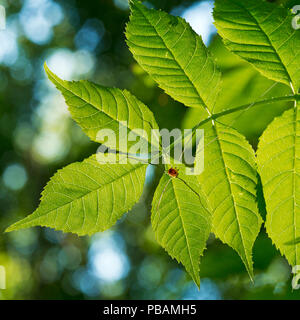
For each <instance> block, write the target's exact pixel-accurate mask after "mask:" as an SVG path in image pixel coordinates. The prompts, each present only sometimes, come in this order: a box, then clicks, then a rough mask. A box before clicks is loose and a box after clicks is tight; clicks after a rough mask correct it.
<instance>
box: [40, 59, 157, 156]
mask: <svg viewBox="0 0 300 320" xmlns="http://www.w3.org/2000/svg"><path fill="white" fill-rule="evenodd" d="M45 70H46V73H47V75H48V77H49V79H50V80H51V81H52V82H53V83H54V84H55V86H56V87H57V89H58V90H60V91H61V93H62V94H63V96H64V98H65V100H66V103H67V105H68V107H69V110H70V113H71V116H72V118H73V119H74V120H75V121H76V122H77V123H78V124H79V125H80V127H81V128H82V129H83V131H84V132H85V133H86V134H87V135H88V136H89V137H90V138H91V139H92V140H93V141H96V142H99V143H104V144H105V145H106V146H107V147H110V148H112V149H115V148H116V149H117V150H120V151H122V152H127V151H128V149H129V148H130V146H132V145H133V144H134V143H136V142H135V141H131V142H130V141H128V142H127V145H126V144H125V143H124V141H123V140H122V138H123V137H124V136H125V134H126V132H127V134H129V132H130V131H131V132H133V133H134V136H136V137H137V136H139V137H140V138H141V140H143V141H142V142H143V143H145V144H146V145H147V146H148V147H149V145H150V137H151V129H158V125H157V123H156V121H155V118H154V116H153V113H152V112H151V111H150V110H149V109H148V108H147V107H146V106H145V105H144V104H143V103H142V102H141V101H139V100H138V99H137V98H136V97H134V96H133V95H132V94H131V93H130V92H128V91H127V90H120V89H116V88H106V87H102V86H99V85H97V84H95V83H93V82H90V81H85V80H81V81H65V80H61V79H60V78H58V77H57V76H56V75H55V74H54V73H52V72H51V71H50V69H49V68H48V67H47V65H46V64H45ZM120 128H121V131H120V130H119V129H120ZM101 129H109V130H112V131H114V132H115V135H116V145H115V143H111V142H110V141H109V140H105V139H104V138H103V137H101V136H100V135H99V130H101ZM140 129H142V130H145V134H144V135H141V132H140V131H139V130H140ZM124 132H125V133H124ZM119 136H120V137H121V139H120V141H121V143H120V144H119ZM157 148H159V146H157Z"/></svg>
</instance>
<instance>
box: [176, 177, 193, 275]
mask: <svg viewBox="0 0 300 320" xmlns="http://www.w3.org/2000/svg"><path fill="white" fill-rule="evenodd" d="M174 179H176V178H171V181H172V186H173V190H174V195H175V200H176V203H177V207H178V212H179V217H180V221H181V224H182V228H183V232H184V236H185V241H186V244H187V248H188V252H189V259H190V262H191V265H192V269H193V273H194V276H195V277H196V278H197V274H198V272H195V271H196V270H195V267H194V263H193V260H192V255H191V249H190V245H189V242H188V237H187V233H186V230H185V226H184V222H183V218H182V216H181V207H180V205H179V202H178V200H177V196H176V191H175V190H176V188H175V185H174ZM179 181H180V180H179Z"/></svg>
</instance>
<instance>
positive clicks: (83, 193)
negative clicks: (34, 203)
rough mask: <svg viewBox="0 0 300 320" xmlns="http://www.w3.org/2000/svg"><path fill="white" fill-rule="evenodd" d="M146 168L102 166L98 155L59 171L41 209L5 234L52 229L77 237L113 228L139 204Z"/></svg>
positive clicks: (47, 188)
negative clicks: (14, 231) (36, 229)
mask: <svg viewBox="0 0 300 320" xmlns="http://www.w3.org/2000/svg"><path fill="white" fill-rule="evenodd" d="M146 167H147V166H146V165H144V164H136V165H132V164H99V163H98V161H97V159H96V155H93V156H91V157H90V158H88V159H86V160H84V161H83V162H77V163H72V164H70V165H68V166H67V167H65V168H63V169H61V170H59V171H58V172H57V173H56V174H55V175H54V176H53V177H52V178H51V180H50V181H49V182H48V184H47V185H46V187H45V189H44V190H43V192H42V197H41V203H40V206H39V207H38V209H37V210H36V211H35V212H34V213H32V214H31V215H29V216H28V217H26V218H25V219H23V220H21V221H19V222H17V223H15V224H13V225H12V226H10V227H9V228H8V229H7V230H6V231H7V232H9V231H13V230H19V229H24V228H29V227H33V226H44V227H51V228H54V229H56V230H62V231H64V232H72V233H76V234H78V235H86V234H89V235H91V234H93V233H96V232H99V231H104V230H106V229H108V228H110V227H111V226H112V225H114V224H115V222H116V221H117V220H118V219H119V218H121V216H122V215H123V214H124V213H125V212H127V211H129V210H130V209H131V208H132V206H133V205H134V204H135V203H136V202H137V201H138V200H139V198H140V196H141V194H142V190H143V185H144V180H145V173H146Z"/></svg>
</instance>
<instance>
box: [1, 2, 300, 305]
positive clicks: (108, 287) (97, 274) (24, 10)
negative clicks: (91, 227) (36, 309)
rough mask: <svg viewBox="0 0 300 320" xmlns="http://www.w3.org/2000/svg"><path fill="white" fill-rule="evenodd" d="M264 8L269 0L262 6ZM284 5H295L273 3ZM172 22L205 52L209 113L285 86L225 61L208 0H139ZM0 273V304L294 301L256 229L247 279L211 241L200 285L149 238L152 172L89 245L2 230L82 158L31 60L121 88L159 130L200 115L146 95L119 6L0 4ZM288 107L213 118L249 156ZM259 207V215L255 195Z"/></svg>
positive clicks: (84, 142) (80, 137)
mask: <svg viewBox="0 0 300 320" xmlns="http://www.w3.org/2000/svg"><path fill="white" fill-rule="evenodd" d="M273 2H274V1H273ZM280 2H281V3H282V4H283V5H286V6H288V7H289V8H291V7H292V6H293V5H294V4H295V2H296V1H280ZM144 3H145V4H146V5H148V6H149V7H154V8H157V9H159V8H160V9H163V10H165V11H167V12H170V13H172V14H174V15H180V16H182V17H184V18H185V19H187V21H189V22H190V24H191V25H192V27H193V28H194V30H195V31H196V32H197V33H199V34H201V35H202V37H203V40H204V41H205V43H206V44H207V45H209V46H210V48H211V51H212V54H213V55H214V57H215V58H216V60H217V62H218V64H219V66H220V68H221V70H222V72H223V76H224V79H223V89H222V91H221V94H220V97H219V100H218V102H217V104H216V109H215V111H221V110H223V109H226V108H230V107H234V106H238V105H241V104H245V103H248V102H252V101H257V100H261V99H264V98H267V97H270V96H280V95H283V94H288V93H289V89H288V88H287V87H285V86H283V85H280V84H276V83H274V82H273V81H270V80H267V79H265V78H264V77H262V76H260V74H259V73H258V72H256V71H255V70H254V69H253V68H252V67H251V66H250V65H249V64H248V63H246V62H243V61H241V60H240V59H238V58H237V57H235V56H233V55H232V54H230V53H229V52H228V51H227V50H226V49H225V48H224V47H223V45H222V43H221V41H220V39H219V38H218V36H217V35H216V30H215V28H214V26H213V24H212V22H213V19H212V14H211V12H212V8H213V1H194V0H172V1H170V0H148V1H145V2H144ZM0 4H1V5H3V6H4V7H5V8H6V13H7V25H6V30H3V31H0V207H1V211H0V265H3V266H5V268H6V272H7V289H6V290H0V299H298V298H300V290H299V291H297V290H295V291H292V288H291V278H292V274H291V269H290V267H289V266H288V264H287V263H286V261H285V260H284V259H283V258H282V257H281V256H280V254H279V253H278V251H276V250H275V248H274V246H272V243H271V240H269V239H268V238H267V236H266V234H265V230H264V229H262V232H261V234H260V235H259V237H258V239H257V241H256V243H255V246H254V253H253V255H254V268H255V281H254V283H251V282H250V280H249V277H248V275H247V274H246V272H245V268H244V267H243V265H242V262H241V260H240V259H239V257H238V256H237V254H236V253H235V252H234V251H233V250H232V249H230V248H229V247H227V246H225V245H223V244H222V243H220V241H218V240H216V239H215V238H214V237H213V236H212V237H211V238H210V239H209V241H208V246H207V250H206V251H205V255H204V257H203V258H202V260H201V266H200V267H201V289H200V290H198V289H197V288H196V286H195V285H194V284H193V282H192V281H191V279H190V278H189V277H188V276H187V275H186V273H185V272H184V270H183V268H182V267H181V266H180V265H178V264H177V263H176V262H175V261H173V260H172V259H171V258H170V257H169V256H168V255H167V253H166V252H165V251H164V250H163V249H162V248H160V247H159V246H158V245H157V243H156V242H155V240H154V236H153V232H152V230H151V226H150V210H151V199H152V195H153V192H154V190H155V186H156V185H157V183H158V180H159V177H160V174H161V171H160V170H159V169H157V167H155V168H154V167H149V169H148V172H147V179H146V184H145V189H144V193H143V196H142V198H141V200H140V202H139V203H138V204H137V205H136V206H135V207H134V209H133V210H132V211H131V212H129V213H127V214H125V215H124V217H123V218H122V219H121V221H119V222H118V223H117V225H116V226H115V227H114V228H112V229H111V230H109V231H107V232H103V233H98V234H95V235H94V236H92V237H91V238H89V237H80V238H79V237H77V236H75V235H70V234H63V233H60V232H55V231H53V230H51V229H47V228H33V229H28V230H24V231H18V232H12V233H9V234H4V233H3V232H4V230H5V228H6V227H7V226H8V225H10V224H11V223H13V222H15V221H16V220H18V219H20V218H23V217H25V216H26V215H27V214H29V213H31V212H33V211H34V209H35V208H36V207H37V206H38V204H39V197H40V192H41V190H42V188H43V187H44V185H45V184H46V183H47V181H48V180H49V178H50V177H51V176H52V175H53V174H54V173H55V172H56V170H57V169H59V168H61V167H63V166H65V165H67V164H70V163H72V162H74V161H81V160H82V159H84V158H86V157H87V156H88V155H90V154H92V153H94V152H95V151H96V149H97V145H96V144H94V143H92V142H90V141H89V139H88V138H87V137H86V136H85V135H84V134H83V132H82V131H81V129H80V128H79V127H78V126H77V125H76V124H75V123H74V122H73V121H72V119H71V118H70V116H69V113H68V111H67V108H66V105H65V103H64V100H63V98H62V97H61V95H60V93H59V92H58V91H56V90H55V89H54V87H53V85H52V84H51V83H50V82H49V81H48V80H47V79H46V76H45V73H44V70H43V63H44V62H45V61H47V63H48V65H49V67H50V68H51V69H52V70H53V71H54V72H55V73H57V74H58V75H59V76H60V77H62V78H64V79H68V80H69V79H89V80H93V81H95V82H97V83H100V84H102V85H106V86H115V87H119V88H127V89H129V90H130V91H131V92H133V93H134V94H135V95H136V96H137V97H138V98H139V99H141V100H142V101H143V102H144V103H146V104H147V105H148V106H149V108H151V110H152V111H153V112H154V114H155V117H156V119H157V121H158V123H159V125H160V127H161V128H169V129H171V128H175V127H181V128H191V126H193V125H194V124H195V123H197V122H199V121H200V119H201V117H202V115H201V113H200V112H199V111H197V110H194V109H193V110H191V109H189V110H188V109H187V108H185V107H184V106H183V105H181V104H180V103H177V102H175V101H173V100H172V99H171V98H170V97H168V96H167V95H166V94H164V93H163V91H162V90H160V89H158V88H157V86H156V85H155V83H154V82H153V81H152V80H151V79H150V78H149V76H148V75H146V74H145V73H144V72H143V70H142V69H141V68H140V67H139V66H138V65H137V64H136V63H135V61H134V60H133V58H132V56H131V54H130V52H129V50H128V48H127V47H126V44H125V36H124V28H125V24H126V22H127V21H128V15H129V10H128V2H127V0H85V1H79V0H64V1H53V0H0ZM288 107H289V104H286V103H278V104H272V105H266V106H260V107H255V108H251V110H248V111H246V112H241V113H239V114H234V115H230V116H227V117H224V118H220V119H219V121H221V122H223V123H227V124H228V125H230V126H233V127H235V128H236V129H238V130H239V131H240V132H242V133H243V134H245V135H246V136H247V138H248V140H249V141H250V142H251V143H252V145H253V146H254V148H255V147H256V145H257V141H258V137H259V136H260V134H261V133H262V131H263V130H264V129H265V128H266V126H267V125H268V123H269V122H270V121H271V120H272V119H273V117H274V116H277V115H279V114H281V113H282V112H283V110H285V109H286V108H288ZM258 195H259V207H260V211H261V214H262V215H263V216H264V215H265V208H264V202H263V198H262V196H261V190H260V188H258Z"/></svg>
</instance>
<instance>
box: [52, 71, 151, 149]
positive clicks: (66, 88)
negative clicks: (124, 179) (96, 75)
mask: <svg viewBox="0 0 300 320" xmlns="http://www.w3.org/2000/svg"><path fill="white" fill-rule="evenodd" d="M49 76H50V77H51V78H52V79H53V81H54V82H56V83H57V84H59V85H60V86H62V87H63V88H64V89H65V90H66V91H67V92H70V93H72V94H73V95H74V96H76V97H77V98H79V99H80V100H82V101H83V102H85V103H86V104H88V105H90V106H92V107H93V108H94V109H96V110H97V111H98V112H100V113H101V112H102V113H104V114H106V115H107V116H108V117H109V118H110V119H111V120H112V121H115V122H117V123H120V121H121V120H118V119H115V118H114V117H113V116H112V115H111V114H109V113H108V112H105V111H103V110H102V109H101V110H100V109H99V108H97V106H95V105H93V104H92V103H91V101H88V100H87V99H84V98H83V97H81V96H80V95H79V94H78V93H76V92H74V91H73V90H72V89H71V88H68V87H66V86H65V84H64V82H65V81H64V80H61V79H56V77H54V76H53V75H52V73H49ZM95 90H96V89H95ZM121 93H122V95H123V97H124V99H125V101H126V103H127V108H129V104H128V100H127V98H126V96H125V95H124V93H123V92H122V91H121ZM111 94H112V93H111ZM112 96H113V98H114V99H115V96H114V95H113V94H112ZM135 112H136V111H135ZM136 114H137V112H136ZM137 115H138V114H137ZM138 117H140V115H138ZM141 120H142V121H145V122H146V123H148V125H149V126H150V127H151V128H152V129H153V125H152V124H151V123H150V122H149V121H148V120H144V119H141ZM127 123H128V122H127ZM124 127H125V126H124ZM126 128H128V129H130V130H131V131H133V132H134V130H135V129H136V128H131V127H130V126H129V123H128V126H127V127H126ZM86 129H87V130H89V128H86ZM140 137H141V136H140ZM141 138H143V137H141ZM144 140H145V141H146V142H147V143H150V142H149V141H148V140H146V139H144Z"/></svg>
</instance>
